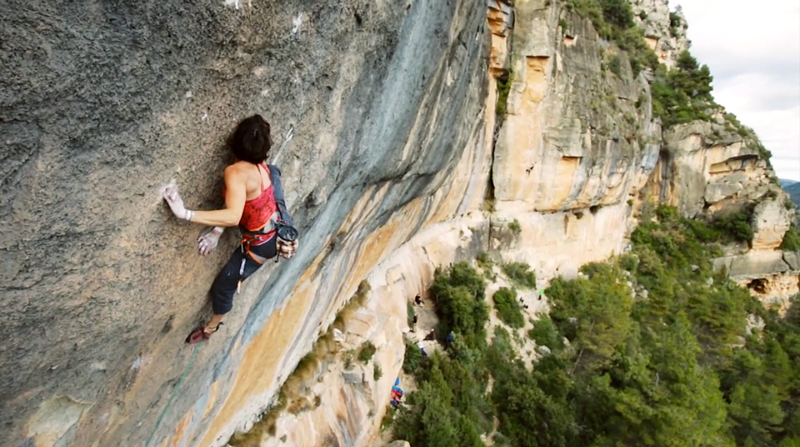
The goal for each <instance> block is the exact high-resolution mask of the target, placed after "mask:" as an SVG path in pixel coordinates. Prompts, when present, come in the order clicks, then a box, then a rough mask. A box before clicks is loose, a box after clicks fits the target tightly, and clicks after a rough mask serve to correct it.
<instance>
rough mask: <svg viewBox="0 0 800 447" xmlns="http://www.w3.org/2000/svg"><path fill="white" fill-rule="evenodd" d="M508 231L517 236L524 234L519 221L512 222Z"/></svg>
mask: <svg viewBox="0 0 800 447" xmlns="http://www.w3.org/2000/svg"><path fill="white" fill-rule="evenodd" d="M508 229H509V230H511V232H512V233H514V235H515V236H519V234H520V233H521V232H522V226H520V224H519V221H518V220H517V219H514V220H512V221H511V222H510V223H509V224H508Z"/></svg>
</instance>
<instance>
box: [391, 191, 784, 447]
mask: <svg viewBox="0 0 800 447" xmlns="http://www.w3.org/2000/svg"><path fill="white" fill-rule="evenodd" d="M655 215H656V216H655V217H657V221H658V223H654V222H649V221H647V220H646V219H645V220H644V221H645V222H646V223H643V224H642V225H641V226H640V227H639V228H638V229H637V230H636V231H635V232H634V234H633V236H632V241H633V248H632V250H631V252H629V253H627V254H625V255H624V256H622V257H619V258H616V259H614V260H612V261H609V262H607V263H594V264H589V265H586V266H584V268H583V269H582V273H583V275H582V276H580V277H578V278H577V279H573V280H565V279H556V280H554V281H553V282H552V283H551V285H550V287H549V288H548V289H547V296H548V297H549V298H550V300H551V307H552V311H551V315H550V316H549V317H543V318H542V319H540V320H538V321H537V322H536V324H535V327H534V329H533V330H531V331H530V334H531V336H532V337H534V338H535V340H536V342H537V344H539V345H546V346H548V348H549V349H550V352H551V353H550V354H548V355H545V356H543V357H542V358H541V359H540V360H539V361H538V363H536V364H535V366H534V369H533V371H528V370H527V369H526V368H525V366H524V364H523V363H522V362H521V361H520V360H519V358H518V355H517V353H516V352H515V351H514V349H513V348H512V347H511V346H512V345H511V340H510V337H511V336H510V335H509V333H508V332H506V331H505V330H503V329H499V328H498V329H497V330H496V331H495V333H494V334H493V337H492V341H491V343H488V342H486V339H487V337H486V336H485V334H484V329H483V328H484V327H485V324H486V322H487V320H488V315H487V311H486V308H487V306H486V304H485V303H484V300H485V297H484V296H483V290H482V288H481V286H482V284H483V279H482V278H481V277H480V275H479V274H478V273H477V272H475V271H474V270H472V269H471V267H470V266H469V265H468V264H467V263H463V262H462V263H459V264H456V265H453V266H451V268H450V269H448V270H444V271H439V272H437V275H436V285H435V286H434V290H433V296H434V297H435V300H436V306H437V311H438V312H439V314H440V316H441V318H442V322H443V325H445V326H446V327H447V328H448V329H451V330H453V331H455V332H456V340H455V342H454V343H453V344H452V345H451V347H450V348H449V349H448V351H447V352H446V353H445V354H442V355H439V354H437V355H434V356H432V357H430V358H419V356H413V357H414V362H415V364H414V365H413V367H411V368H407V370H410V371H413V372H414V374H415V375H416V378H417V380H418V382H419V390H418V391H415V392H413V393H411V394H410V395H409V399H408V403H409V405H408V406H407V407H406V408H404V409H401V410H399V413H397V415H396V416H397V417H396V421H395V424H394V430H395V436H396V438H398V439H405V440H408V441H410V442H411V445H413V446H414V447H451V446H452V447H464V446H476V447H477V446H483V445H484V443H483V441H482V439H481V434H489V433H493V434H492V435H491V436H492V439H493V441H494V443H495V445H498V446H519V447H544V446H554V447H555V446H563V447H566V446H647V445H651V446H676V447H677V446H781V447H787V446H795V445H798V443H800V412H798V406H799V405H800V312H798V310H797V308H795V309H794V310H793V311H790V312H789V314H788V315H787V316H786V318H785V319H779V318H778V316H777V315H776V314H775V313H773V312H769V311H766V310H765V309H764V308H763V307H762V306H761V304H760V303H759V302H758V301H756V300H755V299H753V298H752V297H751V296H750V295H749V293H748V292H747V291H746V290H745V289H742V288H740V287H739V286H737V285H736V284H734V283H733V282H731V281H729V280H728V279H727V278H726V277H725V275H724V274H715V273H714V272H713V270H712V267H711V264H710V262H709V259H710V258H712V256H713V255H715V254H716V253H717V249H716V248H715V247H714V246H709V245H706V244H705V243H704V242H703V238H704V237H705V235H706V234H707V232H708V231H710V228H708V227H706V225H705V224H703V223H700V222H696V221H689V220H686V219H684V218H682V217H680V216H679V215H678V213H677V212H676V210H675V209H673V208H668V207H663V206H662V207H659V208H658V209H657V210H656V211H655ZM648 217H649V216H648ZM490 382H491V383H492V386H491V387H490V386H489V384H490ZM495 420H496V421H497V424H496V427H495V424H493V421H495ZM495 428H496V430H495Z"/></svg>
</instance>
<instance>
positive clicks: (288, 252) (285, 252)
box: [278, 240, 299, 259]
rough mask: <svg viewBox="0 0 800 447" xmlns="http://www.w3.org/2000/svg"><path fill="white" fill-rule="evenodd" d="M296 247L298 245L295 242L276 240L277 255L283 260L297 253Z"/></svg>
mask: <svg viewBox="0 0 800 447" xmlns="http://www.w3.org/2000/svg"><path fill="white" fill-rule="evenodd" d="M298 245H299V244H298V242H297V240H294V241H293V242H286V241H283V240H278V254H279V255H280V256H281V257H283V258H286V259H291V258H292V256H294V254H295V253H297V247H298Z"/></svg>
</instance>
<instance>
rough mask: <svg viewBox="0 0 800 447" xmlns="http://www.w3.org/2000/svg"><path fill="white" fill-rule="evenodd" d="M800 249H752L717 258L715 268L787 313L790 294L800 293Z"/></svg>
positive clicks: (771, 305) (765, 302) (759, 297)
mask: <svg viewBox="0 0 800 447" xmlns="http://www.w3.org/2000/svg"><path fill="white" fill-rule="evenodd" d="M798 260H800V253H796V252H785V251H780V250H752V251H749V252H748V253H746V254H743V255H734V256H726V257H722V258H717V259H715V260H714V269H715V270H718V271H719V270H723V269H724V271H726V272H727V273H728V276H730V278H731V279H732V280H734V281H736V282H737V283H739V285H741V286H742V287H746V288H748V289H749V290H750V293H751V294H753V295H754V296H755V297H757V298H758V299H760V300H761V301H762V302H763V303H764V304H765V305H766V306H768V307H774V308H776V309H777V310H778V311H779V312H781V313H783V312H785V311H786V309H788V308H789V305H790V304H791V302H790V298H791V297H792V296H794V295H796V294H798V293H800V263H799V262H798Z"/></svg>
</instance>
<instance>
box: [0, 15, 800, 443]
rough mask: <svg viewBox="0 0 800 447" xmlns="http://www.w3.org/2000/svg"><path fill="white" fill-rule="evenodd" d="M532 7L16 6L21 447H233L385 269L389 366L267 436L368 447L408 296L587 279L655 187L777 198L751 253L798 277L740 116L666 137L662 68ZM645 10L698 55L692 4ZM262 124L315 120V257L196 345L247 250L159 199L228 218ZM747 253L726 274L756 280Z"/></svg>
mask: <svg viewBox="0 0 800 447" xmlns="http://www.w3.org/2000/svg"><path fill="white" fill-rule="evenodd" d="M514 3H515V5H513V6H512V5H511V2H507V1H504V0H491V1H489V2H488V7H486V4H484V3H481V4H479V5H478V4H477V3H476V2H472V1H466V0H462V1H458V0H452V1H448V2H445V1H439V0H418V1H408V2H370V1H360V0H346V1H323V2H319V1H317V2H306V3H303V4H298V5H292V6H287V5H286V4H285V3H278V2H272V1H265V2H244V1H226V2H219V3H213V2H200V3H199V4H196V5H195V6H193V7H192V8H191V9H186V8H184V6H183V4H182V3H177V2H162V3H159V4H152V5H149V4H148V5H138V4H137V5H132V6H121V7H115V8H112V7H111V6H104V5H100V4H86V5H81V6H70V7H66V6H42V5H33V6H31V5H29V4H27V3H26V4H25V5H22V4H20V5H17V6H18V7H12V8H8V11H7V12H4V21H5V24H4V26H3V27H2V31H0V32H2V33H3V34H2V37H3V41H4V42H8V45H10V47H4V48H0V56H2V58H3V60H4V61H6V62H7V63H4V65H3V68H2V72H3V76H2V77H0V90H1V91H3V92H7V93H6V94H5V95H3V96H0V101H2V103H1V104H2V107H0V134H2V136H3V138H2V140H0V141H2V142H3V144H4V145H5V149H4V151H5V153H4V156H5V157H6V158H5V161H6V163H4V166H5V167H4V168H3V169H4V170H3V182H2V186H0V188H2V189H0V209H2V213H0V221H1V222H0V223H2V224H3V226H4V228H6V231H4V232H3V233H2V234H0V253H1V254H2V256H1V257H0V266H2V269H1V270H0V275H3V279H4V281H2V282H0V291H2V294H3V299H4V302H6V303H9V308H8V309H7V311H6V312H5V313H4V314H3V316H2V317H0V323H2V324H0V328H2V329H0V335H2V336H3V339H4V343H3V344H2V346H0V377H2V378H3V387H2V389H0V402H1V403H2V406H3V409H4V411H3V412H2V413H0V418H2V419H1V420H0V422H2V424H3V427H4V430H3V431H2V432H0V444H2V445H13V446H15V447H16V446H25V447H28V446H30V445H34V446H36V447H51V446H67V445H79V446H107V445H123V446H127V445H146V446H148V447H149V446H156V445H158V446H167V445H176V446H178V445H181V446H202V447H206V446H223V445H225V443H226V442H227V441H228V439H229V438H230V436H231V435H232V434H233V433H234V432H236V431H246V430H247V429H249V428H251V427H252V426H253V422H254V421H257V420H258V419H260V415H261V414H262V413H263V412H264V411H265V409H267V408H268V406H269V405H270V404H271V403H272V402H274V401H275V398H276V393H277V390H278V389H279V388H280V386H281V385H282V384H283V382H284V381H285V379H286V378H287V377H288V376H289V375H290V373H292V371H293V370H294V369H295V366H296V365H297V364H298V362H299V361H300V359H301V358H302V357H303V356H304V355H305V354H306V353H307V352H308V351H309V349H310V348H311V346H312V343H313V342H314V340H315V339H316V338H317V337H318V336H319V335H320V334H322V333H323V332H325V331H326V329H327V328H328V326H329V325H330V324H331V322H332V321H333V320H334V318H335V316H336V314H337V312H338V311H339V310H340V309H341V308H342V306H344V304H345V303H346V302H347V300H348V299H350V297H352V296H353V295H354V293H355V292H356V289H357V287H358V285H359V284H360V283H362V281H364V280H367V282H368V283H369V284H370V286H371V292H370V294H369V297H368V300H367V304H366V305H365V313H364V314H363V315H362V317H363V319H362V320H359V321H360V323H358V322H357V323H355V326H353V327H348V330H347V331H345V332H346V334H344V336H345V340H344V341H342V342H341V343H340V344H341V347H342V349H350V348H352V347H353V346H355V345H357V344H358V343H360V342H362V341H363V340H371V341H372V342H373V343H374V344H375V345H376V346H377V347H378V348H379V352H378V354H376V356H377V357H376V362H379V363H380V365H381V366H382V368H383V376H382V378H381V379H378V380H374V379H373V380H367V379H365V380H361V381H358V380H355V379H354V377H355V375H357V374H355V375H354V373H352V371H350V372H349V373H348V375H347V376H346V377H345V376H344V375H343V373H342V372H341V371H339V370H336V371H335V373H336V374H338V376H336V375H325V374H324V371H322V370H320V371H317V372H316V373H315V376H314V380H315V381H316V380H322V382H321V383H322V384H323V385H325V386H321V385H314V386H313V387H310V389H311V394H314V395H315V397H319V400H320V402H319V403H318V404H317V405H316V408H314V409H313V410H309V411H305V412H303V413H302V414H301V415H300V416H296V415H291V416H287V417H285V418H283V419H280V421H279V422H278V424H277V430H278V431H279V433H278V436H276V437H274V438H271V439H269V440H265V441H264V445H282V443H283V442H282V441H280V439H281V436H282V435H283V434H285V435H287V438H286V439H289V440H290V441H291V442H294V443H296V445H324V443H326V442H333V441H332V440H336V442H338V443H339V444H340V445H347V446H355V445H359V446H360V445H365V443H366V442H368V441H369V440H370V439H372V435H374V432H375V428H376V424H377V422H376V420H375V418H376V416H377V417H379V416H380V414H381V412H382V411H383V408H384V404H385V403H386V402H387V401H388V396H389V386H388V384H390V382H391V381H392V379H393V377H396V375H397V372H398V370H399V367H400V364H401V363H402V362H401V361H400V360H401V359H398V357H399V356H401V355H402V346H399V347H398V345H397V343H398V340H400V332H401V331H402V330H403V329H404V328H405V321H404V318H405V316H404V315H403V310H404V309H405V307H404V306H405V302H404V300H407V299H408V298H410V297H413V296H414V295H415V294H416V293H419V292H421V291H424V290H425V289H426V288H427V287H428V285H429V284H430V281H431V278H432V275H433V269H434V268H435V267H436V266H439V265H442V264H446V263H448V262H451V261H453V260H455V259H459V258H466V257H472V256H474V255H475V253H477V252H478V251H479V250H494V251H497V252H498V253H500V254H502V256H503V257H504V258H505V259H506V260H517V261H524V262H528V263H529V264H530V265H531V266H533V267H534V269H535V270H536V272H537V276H538V277H539V278H541V279H542V280H543V283H544V284H546V282H547V280H548V279H549V278H550V277H552V276H554V275H558V274H563V275H567V276H570V275H574V274H575V273H576V272H577V268H578V267H579V266H580V265H582V264H584V263H586V262H590V261H596V260H602V259H604V258H606V257H608V256H610V255H612V254H614V253H618V252H620V251H622V250H623V248H624V246H625V244H626V237H627V235H628V234H629V231H630V230H631V229H632V228H633V225H634V224H635V219H634V214H635V210H636V208H637V206H638V205H639V203H640V197H650V198H656V199H659V200H662V201H666V202H668V203H671V204H674V205H676V206H678V207H679V208H680V209H681V210H682V212H684V213H685V214H688V215H692V216H705V215H712V214H713V213H715V212H716V211H718V210H727V209H730V208H737V207H739V206H743V204H745V203H749V204H753V205H754V216H755V217H754V219H755V220H756V221H755V222H754V228H755V237H754V240H753V244H752V251H751V252H748V253H753V252H758V253H767V252H770V254H769V255H768V256H767V255H764V257H765V259H766V257H769V256H772V257H775V256H776V255H775V253H780V256H779V257H780V260H781V262H784V264H786V265H788V266H789V268H784V267H781V268H783V270H781V272H780V275H779V276H780V278H782V279H780V280H779V282H780V281H782V282H780V284H781V286H780V287H779V286H778V285H777V284H778V283H777V282H775V283H774V284H775V286H774V287H772V288H771V289H770V290H778V289H780V290H781V293H783V292H785V291H786V290H787V288H791V287H792V286H791V284H790V283H791V281H790V279H791V278H792V276H791V272H792V271H793V270H792V269H794V270H797V269H798V267H797V260H796V259H795V258H792V257H791V256H788V257H787V255H784V254H783V253H781V252H780V251H776V250H775V248H776V247H778V245H780V240H781V239H782V237H783V236H782V234H783V233H784V232H785V228H784V227H786V228H788V223H786V224H784V217H785V216H784V213H783V211H781V209H782V208H781V207H780V204H781V198H782V196H780V195H777V194H778V193H775V192H773V191H774V188H773V186H772V185H773V183H772V177H773V175H772V173H771V170H770V169H769V167H768V164H767V163H766V161H765V160H764V159H763V157H762V156H761V153H760V152H759V150H758V148H757V146H756V145H755V144H753V143H752V141H751V140H749V139H748V138H745V137H742V136H741V135H739V134H737V133H735V132H733V133H732V132H730V131H729V130H728V129H726V128H725V126H724V125H723V124H722V123H719V122H717V123H715V122H694V123H690V124H686V125H682V126H673V127H672V128H668V129H662V126H661V124H660V122H659V120H658V119H657V118H654V117H653V113H652V99H651V92H650V79H649V75H650V74H649V73H647V71H642V72H641V73H634V70H633V69H632V67H631V64H630V63H629V62H628V59H627V56H626V54H625V53H624V52H620V51H618V49H617V48H616V47H615V46H614V45H612V44H610V43H609V42H608V41H606V40H604V39H602V38H601V37H600V36H599V35H598V33H597V32H596V31H595V29H594V27H593V26H592V24H591V22H590V20H589V19H586V18H583V17H581V16H580V15H579V14H578V13H576V12H574V11H570V10H568V9H567V8H566V5H565V4H564V2H560V1H549V0H529V1H526V2H514ZM633 6H634V11H635V12H636V14H637V15H636V20H637V23H639V24H640V25H641V26H642V27H643V28H644V29H645V36H646V40H647V42H648V43H649V44H650V46H651V48H653V49H655V51H656V54H657V56H658V57H659V59H660V60H661V62H663V63H664V64H665V65H668V66H673V65H674V64H675V58H676V57H677V56H676V55H677V54H679V53H680V52H681V51H682V50H683V49H685V48H686V40H685V22H682V21H681V20H682V19H681V16H680V14H677V15H674V14H673V15H672V16H671V15H670V13H669V10H668V6H667V3H666V1H661V0H655V1H636V2H633ZM609 67H613V68H609ZM252 113H261V114H262V115H264V116H265V117H266V118H267V120H268V121H270V122H271V123H272V125H273V129H274V130H275V132H276V140H277V141H278V142H280V141H281V138H280V137H279V135H278V134H281V135H282V134H283V133H284V132H285V131H286V130H287V129H288V128H289V126H293V127H294V129H295V137H294V139H293V140H292V142H291V143H290V144H289V145H288V146H287V148H286V149H285V150H284V151H282V152H279V153H275V154H273V157H272V158H271V161H273V162H275V163H277V164H278V165H279V166H280V167H281V169H282V171H283V179H284V184H285V186H286V188H287V199H288V202H289V205H290V208H291V209H292V211H293V214H294V217H295V221H296V222H297V223H298V226H299V228H300V230H301V249H300V251H299V253H298V256H297V257H295V258H293V259H292V260H291V261H288V262H280V263H278V264H273V263H269V265H267V266H265V267H264V268H263V269H262V270H260V271H259V272H258V273H257V274H256V275H254V276H253V277H252V278H251V279H250V280H248V281H247V283H246V284H245V286H244V287H243V290H242V293H241V294H239V295H237V297H236V301H235V308H234V311H233V312H232V313H231V314H230V315H229V317H228V318H227V319H226V325H225V326H223V329H222V330H221V331H220V333H219V334H217V335H215V336H213V337H212V338H211V340H210V341H209V342H208V343H206V344H204V345H201V346H200V347H199V348H198V350H197V351H195V350H193V348H191V347H187V346H186V345H184V344H183V338H184V337H185V335H186V334H187V333H188V332H189V331H190V330H191V329H192V328H193V327H194V326H195V325H196V324H197V323H198V322H200V321H201V319H202V318H203V317H204V316H206V315H207V314H208V312H209V309H208V307H209V306H208V305H207V298H206V293H207V290H208V287H209V285H210V283H211V281H212V279H213V277H214V275H215V274H216V273H217V270H218V268H219V267H220V266H221V265H222V263H224V261H225V260H226V257H227V255H228V253H229V252H230V250H231V249H233V247H234V246H235V245H236V238H235V236H234V235H232V234H230V235H228V236H227V239H226V240H225V242H224V244H223V246H222V247H221V248H220V250H219V252H218V253H216V254H215V255H214V256H212V257H211V258H210V259H201V258H199V257H198V256H197V255H196V254H195V248H194V244H195V243H194V239H195V238H196V236H197V235H198V233H199V232H200V228H198V227H196V226H191V225H188V224H186V223H182V222H178V221H176V220H175V219H174V218H172V217H171V215H170V213H169V212H168V210H167V209H166V207H165V206H164V205H163V203H162V201H161V200H160V199H159V198H158V196H157V189H158V187H159V186H160V185H161V184H163V183H166V182H167V181H168V180H170V179H172V178H175V179H176V180H177V182H178V184H179V185H180V187H181V190H182V191H183V195H184V199H185V200H186V202H187V205H188V207H189V208H195V209H196V208H206V209H208V208H210V207H212V206H219V205H220V200H219V197H220V196H219V194H220V191H219V187H220V178H219V175H220V174H221V169H222V167H223V166H224V164H225V162H226V160H227V154H226V153H225V150H224V147H223V144H222V142H223V140H224V137H225V136H226V135H227V133H228V132H230V131H231V129H232V128H233V126H234V125H235V123H236V122H237V121H238V120H239V119H241V118H243V117H245V116H247V115H249V114H252ZM514 221H516V224H518V226H517V225H513V226H512V224H513V223H514ZM787 222H788V221H787ZM747 249H749V247H748V248H745V249H743V250H744V251H746V250H747ZM748 253H731V256H743V255H748ZM736 259H739V260H738V261H737V260H736ZM736 259H733V258H731V259H729V260H727V261H719V262H722V263H724V262H727V263H728V264H726V266H728V267H729V271H730V272H731V274H732V275H733V274H735V273H734V271H735V269H734V268H733V265H734V264H735V263H736V262H739V264H735V265H742V264H741V258H736ZM770 259H772V258H770ZM775 260H777V258H776V259H775ZM767 264H769V263H768V262H766V261H765V262H764V263H762V265H767ZM769 265H771V266H775V265H777V264H776V263H773V264H769ZM770 268H772V267H770ZM765 269H766V267H765ZM740 270H741V269H740ZM740 270H736V271H740ZM745 270H746V269H745ZM768 270H769V269H768ZM750 271H752V269H751V270H750ZM774 271H775V269H774V268H772V270H770V272H773V273H770V275H772V274H775V273H774ZM786 272H788V273H789V275H788V276H787V275H786V274H785V273H786ZM765 275H766V274H765ZM762 276H763V275H762ZM763 277H766V276H763ZM759 278H762V277H761V276H759ZM769 278H772V276H769ZM786 278H789V280H787V279H786ZM748 281H750V280H748ZM776 281H778V280H776ZM784 283H785V284H784ZM759 284H760V283H759ZM794 284H795V287H796V281H795V283H794ZM781 287H783V288H781ZM759 290H761V289H759ZM359 324H360V326H359ZM348 337H349V338H348ZM365 374H366V373H365ZM362 376H363V374H362ZM332 390H337V391H339V392H333V391H332ZM311 394H309V396H310V395H311ZM312 428H313V430H312ZM289 436H291V438H289Z"/></svg>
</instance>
